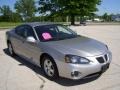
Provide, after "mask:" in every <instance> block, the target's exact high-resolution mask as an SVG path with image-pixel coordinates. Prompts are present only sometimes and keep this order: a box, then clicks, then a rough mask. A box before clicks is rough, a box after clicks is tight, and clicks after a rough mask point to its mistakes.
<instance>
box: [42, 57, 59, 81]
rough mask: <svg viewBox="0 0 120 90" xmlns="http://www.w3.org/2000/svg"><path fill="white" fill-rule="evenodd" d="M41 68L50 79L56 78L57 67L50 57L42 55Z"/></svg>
mask: <svg viewBox="0 0 120 90" xmlns="http://www.w3.org/2000/svg"><path fill="white" fill-rule="evenodd" d="M42 68H43V71H44V73H45V75H46V76H47V77H48V78H49V79H51V80H54V79H57V78H58V69H57V66H56V64H55V62H54V61H53V59H52V58H51V57H48V56H46V57H43V59H42Z"/></svg>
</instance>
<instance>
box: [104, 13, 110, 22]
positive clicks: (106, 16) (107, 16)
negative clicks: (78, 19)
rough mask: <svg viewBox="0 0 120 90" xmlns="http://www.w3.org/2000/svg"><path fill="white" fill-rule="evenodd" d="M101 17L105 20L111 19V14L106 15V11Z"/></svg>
mask: <svg viewBox="0 0 120 90" xmlns="http://www.w3.org/2000/svg"><path fill="white" fill-rule="evenodd" d="M102 18H103V20H104V21H107V22H109V21H112V16H111V15H108V14H107V13H104V14H103V16H102Z"/></svg>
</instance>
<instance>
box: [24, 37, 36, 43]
mask: <svg viewBox="0 0 120 90" xmlns="http://www.w3.org/2000/svg"><path fill="white" fill-rule="evenodd" d="M26 41H27V42H30V43H35V42H36V40H35V38H34V37H32V36H29V37H27V39H26Z"/></svg>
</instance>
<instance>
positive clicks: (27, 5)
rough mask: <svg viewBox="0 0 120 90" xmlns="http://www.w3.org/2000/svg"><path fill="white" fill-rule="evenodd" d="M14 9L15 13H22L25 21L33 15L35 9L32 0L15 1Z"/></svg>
mask: <svg viewBox="0 0 120 90" xmlns="http://www.w3.org/2000/svg"><path fill="white" fill-rule="evenodd" d="M15 9H16V12H17V13H19V14H20V15H22V17H23V19H24V20H25V21H27V19H30V18H32V17H34V16H35V12H36V10H37V9H36V6H35V1H34V0H18V1H16V3H15Z"/></svg>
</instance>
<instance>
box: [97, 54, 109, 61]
mask: <svg viewBox="0 0 120 90" xmlns="http://www.w3.org/2000/svg"><path fill="white" fill-rule="evenodd" d="M96 59H97V61H98V62H99V63H104V62H105V61H108V56H107V54H105V55H104V56H101V57H97V58H96Z"/></svg>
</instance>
